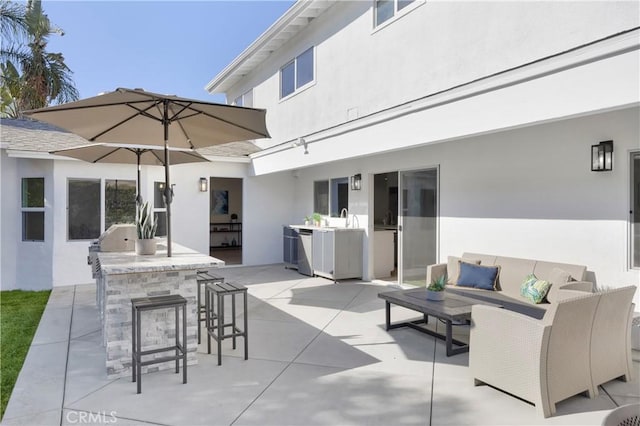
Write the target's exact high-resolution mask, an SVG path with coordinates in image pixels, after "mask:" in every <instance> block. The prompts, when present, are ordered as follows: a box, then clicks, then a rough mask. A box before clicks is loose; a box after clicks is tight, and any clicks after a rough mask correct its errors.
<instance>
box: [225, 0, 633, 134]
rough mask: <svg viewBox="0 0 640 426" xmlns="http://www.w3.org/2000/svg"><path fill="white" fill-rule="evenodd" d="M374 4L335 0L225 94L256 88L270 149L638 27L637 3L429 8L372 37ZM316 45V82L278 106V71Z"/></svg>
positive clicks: (444, 4) (256, 103) (440, 5)
mask: <svg viewBox="0 0 640 426" xmlns="http://www.w3.org/2000/svg"><path fill="white" fill-rule="evenodd" d="M372 4H373V2H370V1H353V2H347V1H345V2H337V3H336V4H335V5H334V6H332V7H331V8H330V9H329V10H328V11H327V12H326V13H325V14H323V15H321V16H320V17H318V18H317V19H315V20H314V21H312V22H311V23H310V24H309V25H308V26H307V27H306V28H305V29H304V30H303V31H302V32H301V33H299V34H297V35H296V36H295V37H294V38H292V39H291V40H290V41H289V42H287V43H286V44H285V45H284V46H283V47H282V48H280V49H279V50H277V51H275V52H273V53H272V54H271V55H270V56H269V57H268V58H267V59H266V60H265V61H264V62H263V63H262V64H261V66H260V67H259V68H257V69H256V70H255V71H254V72H253V73H250V74H249V75H248V76H247V77H246V78H244V79H243V80H242V81H240V82H239V83H238V84H237V85H236V86H234V87H233V88H232V89H231V90H230V91H229V93H228V94H227V95H228V96H227V97H228V99H234V98H235V97H236V96H238V95H239V94H241V93H244V92H246V91H247V90H249V89H251V88H254V96H253V99H254V106H256V107H261V108H266V109H267V110H268V114H267V122H268V127H269V131H270V133H271V135H272V137H273V138H272V139H270V140H264V141H262V142H261V143H263V146H271V145H273V144H277V143H280V142H283V141H287V140H293V139H295V138H297V137H299V136H305V135H308V134H310V133H312V132H315V131H318V130H321V129H326V128H328V127H331V126H334V125H336V124H339V123H343V122H345V121H347V120H348V119H351V118H355V117H363V116H366V115H368V114H371V113H373V112H377V111H380V110H383V109H385V108H388V107H392V106H395V105H398V104H400V103H403V102H406V101H409V100H412V99H416V98H419V97H421V96H425V95H428V94H432V93H436V92H439V91H441V90H444V89H448V88H451V87H454V86H456V85H459V84H462V83H467V82H469V81H473V80H475V79H478V78H481V77H486V76H489V75H492V74H494V73H497V72H500V71H504V70H506V69H510V68H513V67H516V66H520V65H523V64H526V63H529V62H531V61H535V60H537V59H540V58H542V57H546V56H549V55H554V54H557V53H560V52H564V51H566V50H569V49H571V48H574V47H576V46H580V45H583V44H585V43H589V42H592V41H594V40H597V39H600V38H603V37H607V36H610V35H612V34H616V33H618V32H621V31H624V30H628V29H631V28H634V27H637V26H638V25H640V18H639V16H640V10H639V8H640V6H639V3H638V2H612V1H600V2H596V1H594V2H538V1H525V2H487V1H482V2H449V1H447V2H438V1H435V2H434V1H427V2H426V3H424V4H422V5H420V6H418V7H416V8H415V9H413V10H412V11H411V12H410V13H407V14H406V15H404V16H402V17H401V18H400V19H398V20H396V21H395V22H391V23H390V24H388V25H385V26H383V28H379V29H377V30H374V29H373V26H372V22H373V10H372V7H371V6H372ZM310 46H316V74H315V76H316V81H315V84H314V85H313V86H311V87H309V88H308V89H306V90H304V91H301V92H300V93H298V94H296V95H294V96H292V97H290V98H288V99H285V100H280V99H279V69H280V67H281V66H283V65H284V64H286V63H287V62H288V61H290V60H291V59H293V58H294V57H295V56H296V55H298V54H300V53H302V52H303V51H305V50H306V49H307V48H309V47H310Z"/></svg>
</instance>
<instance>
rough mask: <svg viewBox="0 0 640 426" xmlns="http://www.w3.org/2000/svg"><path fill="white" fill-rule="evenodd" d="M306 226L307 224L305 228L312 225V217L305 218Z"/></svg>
mask: <svg viewBox="0 0 640 426" xmlns="http://www.w3.org/2000/svg"><path fill="white" fill-rule="evenodd" d="M304 224H305V226H309V225H311V216H305V217H304Z"/></svg>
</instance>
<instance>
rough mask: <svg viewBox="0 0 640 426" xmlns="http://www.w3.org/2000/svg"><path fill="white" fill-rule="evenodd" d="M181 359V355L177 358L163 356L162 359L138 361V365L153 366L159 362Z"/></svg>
mask: <svg viewBox="0 0 640 426" xmlns="http://www.w3.org/2000/svg"><path fill="white" fill-rule="evenodd" d="M180 359H182V355H178V356H175V355H173V356H163V357H162V358H156V359H153V360H149V361H140V365H142V366H144V365H153V364H158V363H161V362H167V361H177V360H180Z"/></svg>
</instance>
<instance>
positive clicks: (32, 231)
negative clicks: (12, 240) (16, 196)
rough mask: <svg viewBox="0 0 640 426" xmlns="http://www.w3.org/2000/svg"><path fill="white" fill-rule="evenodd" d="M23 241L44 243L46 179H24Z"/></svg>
mask: <svg viewBox="0 0 640 426" xmlns="http://www.w3.org/2000/svg"><path fill="white" fill-rule="evenodd" d="M22 241H44V178H22Z"/></svg>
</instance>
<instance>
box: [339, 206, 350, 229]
mask: <svg viewBox="0 0 640 426" xmlns="http://www.w3.org/2000/svg"><path fill="white" fill-rule="evenodd" d="M343 215H344V216H343ZM340 217H341V218H343V217H344V227H345V228H348V227H349V210H347V208H346V207H343V208H342V210H341V211H340Z"/></svg>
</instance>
